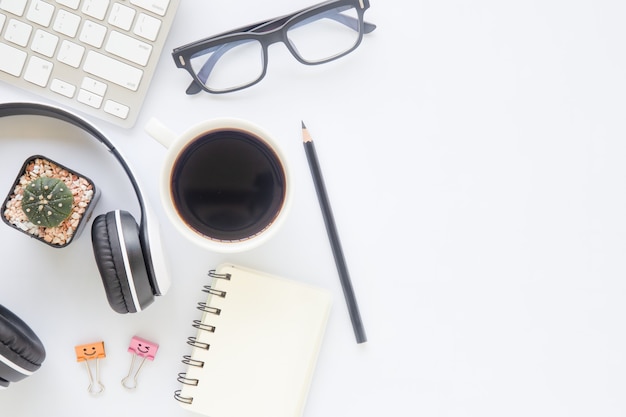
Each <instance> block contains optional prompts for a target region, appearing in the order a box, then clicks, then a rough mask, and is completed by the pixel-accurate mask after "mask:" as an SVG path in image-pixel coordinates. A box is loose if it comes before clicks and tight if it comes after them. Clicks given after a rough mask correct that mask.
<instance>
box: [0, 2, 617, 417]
mask: <svg viewBox="0 0 626 417" xmlns="http://www.w3.org/2000/svg"><path fill="white" fill-rule="evenodd" d="M262 3H263V7H261V6H259V5H260V4H261V3H259V2H257V1H250V0H242V1H236V2H232V1H226V0H212V1H199V0H183V2H182V4H181V6H180V8H179V12H178V15H177V18H176V21H175V24H174V28H173V30H172V33H171V36H170V37H169V41H168V43H167V46H166V50H165V52H164V54H163V56H162V58H161V63H160V66H159V69H158V72H157V74H156V76H155V78H154V81H153V88H152V90H151V92H150V95H149V96H148V98H147V103H146V105H145V108H144V110H143V112H142V114H141V116H140V119H139V121H138V123H137V125H136V126H135V127H134V128H133V129H130V130H124V129H120V128H116V127H114V126H111V125H109V124H106V123H104V122H100V121H98V120H95V119H91V121H92V122H93V123H94V124H96V126H98V127H100V128H101V129H102V130H103V131H104V132H105V133H106V134H107V135H108V136H109V137H110V138H111V140H112V141H113V142H114V143H115V144H116V145H117V147H118V148H119V149H120V150H121V152H122V153H123V154H124V155H125V156H126V157H127V159H128V160H129V162H130V163H131V165H132V166H133V168H134V170H135V174H136V175H137V177H138V178H139V179H140V181H141V182H142V183H143V184H144V186H145V188H146V191H147V193H148V196H149V198H150V199H151V200H152V201H153V202H154V204H155V205H156V206H157V214H158V215H159V216H160V217H161V220H162V229H163V230H162V232H163V238H164V239H165V242H166V247H167V257H168V261H169V262H170V264H171V265H172V269H173V279H174V282H173V287H172V290H171V292H170V293H169V294H168V295H167V296H165V297H162V298H160V299H158V300H157V301H156V302H155V304H154V305H153V306H151V307H150V308H149V309H148V310H146V311H144V312H143V313H140V314H137V315H132V316H122V315H117V314H116V313H114V312H113V311H112V310H110V309H109V307H108V304H107V302H106V300H105V297H104V292H103V289H102V286H101V282H100V278H99V275H98V273H97V270H96V266H95V263H94V262H93V258H92V252H91V243H90V238H89V232H88V231H87V230H86V231H85V232H84V234H83V235H81V236H80V237H79V239H78V240H76V241H75V242H73V243H72V245H71V246H70V247H68V248H66V249H63V250H53V249H50V248H48V247H46V246H44V245H42V244H40V243H37V242H35V241H33V240H31V239H27V238H25V237H23V236H21V235H19V234H17V232H15V231H14V230H11V229H10V228H8V227H6V226H2V227H1V228H0V239H2V242H3V248H4V253H3V273H2V280H1V283H0V294H1V297H0V302H1V303H2V304H4V305H5V306H6V307H8V308H10V309H11V310H13V311H14V312H15V313H17V314H18V315H20V316H21V317H22V318H23V319H24V320H25V321H26V322H27V323H29V324H30V325H31V327H32V328H33V329H34V330H35V331H36V332H37V334H38V335H39V336H40V337H41V339H42V340H43V342H44V343H45V345H46V348H47V352H48V358H47V359H46V362H45V363H44V366H43V367H42V369H41V370H40V371H39V372H37V373H36V374H35V375H34V376H32V377H30V378H29V379H27V380H25V381H22V382H21V383H19V384H15V385H14V386H12V387H11V388H10V389H9V390H5V391H3V392H1V393H0V408H1V409H2V414H3V415H6V416H37V415H38V416H62V415H77V413H81V414H83V415H88V416H90V417H100V416H107V417H111V416H138V415H143V416H145V415H158V416H165V415H167V416H170V417H175V416H177V417H184V416H191V414H189V413H187V412H185V411H183V410H182V409H181V408H180V407H179V406H178V403H177V402H176V401H175V400H174V399H173V392H174V390H176V389H177V388H178V387H179V383H178V382H177V381H176V375H177V374H178V373H179V372H181V371H183V370H184V366H183V364H182V363H181V362H180V358H181V356H182V355H183V354H184V353H187V351H188V350H187V345H186V344H185V341H186V337H187V336H189V335H191V334H192V333H193V329H192V328H191V326H190V322H191V320H192V319H193V318H196V317H197V311H196V310H195V307H194V305H195V303H196V302H197V301H200V300H202V299H203V298H204V294H203V293H201V292H200V287H201V286H202V285H203V284H205V283H206V279H207V278H206V271H207V270H208V269H209V268H211V267H213V266H215V265H217V264H218V263H220V262H222V261H231V262H237V263H241V264H243V265H246V266H249V267H254V268H258V269H263V270H266V271H268V272H271V273H275V274H280V275H285V276H289V277H292V278H294V279H297V280H301V281H303V282H309V283H314V284H317V285H320V286H322V287H325V288H327V289H329V290H330V291H331V292H332V293H333V294H334V297H335V303H334V308H333V311H332V314H331V317H330V322H329V326H328V330H327V333H326V337H325V340H324V343H323V346H322V350H321V353H320V357H319V361H318V366H317V370H316V373H315V377H314V380H313V384H312V387H311V391H310V395H309V399H308V402H307V406H306V409H305V412H304V416H305V417H322V416H323V417H346V416H351V417H352V416H372V417H373V416H394V415H398V416H399V415H411V416H476V417H486V416H494V417H496V416H498V417H499V416H503V415H506V416H524V417H526V416H529V415H533V416H589V415H598V416H604V417H608V416H623V415H624V414H626V402H625V401H624V398H625V397H624V392H626V331H625V330H624V329H625V328H626V261H625V259H626V257H625V256H624V254H626V163H624V161H625V160H626V158H625V156H626V140H625V138H626V124H625V123H624V114H626V54H624V39H625V36H624V35H625V33H624V27H625V26H624V18H625V16H626V3H624V2H623V1H617V0H616V1H610V0H600V1H593V2H592V1H574V2H572V1H564V0H563V1H559V0H544V1H530V2H502V1H489V0H477V1H473V2H467V1H460V0H451V1H443V2H415V1H401V2H399V1H398V2H384V1H379V0H372V3H373V4H372V7H371V9H370V10H369V11H368V12H367V13H366V18H367V20H369V21H371V22H373V23H376V24H377V25H378V28H377V29H376V31H375V32H373V33H372V34H370V35H367V36H366V38H365V39H364V40H363V43H362V45H361V46H360V47H359V49H358V50H357V51H355V52H354V53H353V54H351V55H349V56H347V57H345V58H343V59H341V60H339V61H336V62H334V63H330V64H327V65H324V66H318V67H305V66H303V65H300V64H299V63H297V62H296V61H295V60H294V59H292V58H291V56H290V55H289V54H288V52H287V51H286V49H285V48H284V47H281V46H277V45H276V46H274V47H272V48H271V51H270V52H271V59H270V67H269V72H268V75H267V78H266V79H265V80H263V81H262V82H261V84H259V85H257V86H256V87H253V88H251V89H248V90H245V91H243V92H240V93H237V94H231V95H224V96H219V97H216V96H210V95H208V94H198V95H196V96H191V97H189V96H186V95H185V94H184V90H185V88H186V87H187V85H188V83H189V81H190V79H189V76H188V75H187V73H185V72H184V71H182V70H178V69H176V68H175V66H174V64H173V62H172V59H171V57H170V54H169V52H170V51H171V49H172V48H173V47H176V46H179V45H181V44H183V43H186V42H188V41H192V40H196V39H199V38H201V37H204V36H206V35H210V34H213V33H217V32H220V31H222V30H227V29H231V28H234V27H237V26H240V25H243V24H246V23H251V22H255V21H258V20H261V19H263V18H267V17H274V16H278V15H281V14H283V13H286V12H289V11H293V10H297V9H298V8H300V7H304V6H306V5H308V4H312V2H309V1H305V0H297V1H280V0H276V1H266V2H262ZM0 97H1V100H2V101H17V100H20V101H21V100H39V99H38V98H37V97H35V96H32V95H30V94H27V93H24V92H22V91H20V90H17V89H15V88H13V87H11V86H8V85H4V84H3V85H1V86H0ZM153 116H155V117H157V118H159V119H160V120H161V121H162V122H163V123H165V124H166V125H168V126H170V127H171V128H172V129H173V130H176V131H182V130H184V129H186V128H187V127H189V126H190V125H192V124H196V123H197V122H199V121H201V120H204V119H206V118H213V117H219V116H234V117H241V118H245V119H248V120H251V121H253V122H256V123H258V124H260V125H262V126H263V127H265V128H266V129H268V130H269V131H270V132H272V133H273V134H274V136H275V137H276V139H277V140H278V141H279V143H280V145H281V147H282V148H283V149H284V151H285V153H286V154H287V156H288V158H289V163H290V165H291V167H292V172H291V174H292V175H293V178H294V182H295V185H296V188H297V190H296V192H297V194H296V198H295V201H294V205H293V210H292V212H291V214H290V217H289V219H288V221H287V222H286V224H285V225H284V228H283V229H282V230H281V231H280V233H279V234H278V235H277V236H275V237H274V238H273V239H272V240H271V241H270V242H268V243H267V244H265V245H264V246H262V247H261V248H259V249H255V250H253V251H250V252H248V253H244V254H239V255H220V254H216V253H208V252H206V251H203V250H201V249H199V248H197V247H194V246H193V245H192V244H190V243H188V242H187V241H186V240H185V239H184V238H183V237H182V236H180V235H178V234H177V232H176V231H175V230H174V229H173V227H171V225H170V224H169V223H168V222H167V220H166V218H165V215H164V213H163V212H162V211H161V208H160V206H159V204H158V203H159V195H158V188H157V178H158V176H159V172H160V166H161V162H162V158H163V156H164V153H165V151H164V149H163V148H162V147H161V146H160V145H159V144H157V143H156V142H155V141H153V140H152V139H151V138H149V137H148V136H147V135H146V134H145V133H144V130H143V126H144V125H145V123H146V122H147V121H148V120H149V118H150V117H153ZM301 120H304V121H305V122H306V124H307V126H308V127H309V130H310V132H311V134H312V135H313V137H314V139H315V140H316V145H317V150H318V153H319V158H320V161H321V164H322V166H323V169H324V175H325V178H326V182H327V187H328V191H329V194H330V198H331V201H332V205H333V208H334V212H335V217H336V220H337V223H338V226H339V232H340V235H341V239H342V242H343V246H344V251H345V254H346V258H347V261H348V265H349V268H350V272H351V275H352V280H353V283H354V287H355V291H356V294H357V297H358V300H359V304H360V307H361V313H362V317H363V321H364V324H365V328H366V330H367V334H368V338H369V341H368V342H367V343H366V344H362V345H357V344H356V343H355V339H354V336H353V333H352V328H351V325H350V321H349V318H348V313H347V309H346V306H345V303H344V300H343V296H342V292H341V287H340V284H339V279H338V277H337V272H336V269H335V265H334V262H333V257H332V254H331V251H330V247H329V244H328V240H327V237H326V233H325V229H324V225H323V220H322V216H321V213H320V210H319V206H318V203H317V200H316V196H315V191H314V188H313V183H312V180H311V177H310V174H309V168H308V165H307V162H306V158H305V153H304V150H303V148H302V143H301V132H300V121H301ZM3 126H6V125H3ZM3 129H6V130H5V133H3V135H5V134H7V133H6V132H7V131H8V130H9V127H3ZM18 135H19V132H18ZM36 142H37V141H36V140H33V141H31V142H29V141H11V142H7V143H6V145H5V146H6V148H5V149H6V150H5V151H3V152H2V157H1V158H2V164H0V175H2V177H1V178H2V181H3V182H4V186H3V187H2V188H4V189H8V187H9V185H10V183H11V182H12V180H13V178H14V176H15V175H16V172H17V169H18V168H19V166H20V164H21V163H22V161H23V159H25V158H26V157H27V156H29V155H30V154H31V153H39V152H52V153H53V154H54V153H55V152H58V151H59V147H60V146H65V144H64V143H63V144H62V143H61V142H55V143H54V144H53V145H52V146H51V145H50V144H49V142H48V143H45V144H44V143H37V144H36V146H34V147H33V143H36ZM22 148H28V149H22ZM33 148H34V149H33ZM92 148H93V149H92ZM33 151H34V152H33ZM98 152H101V153H100V154H99V153H98ZM102 152H103V151H102V150H101V148H98V147H96V146H95V145H93V144H91V143H90V142H89V141H82V142H81V141H77V142H74V143H73V147H72V151H70V152H69V154H68V153H65V154H64V156H65V157H69V159H70V160H71V164H72V165H73V168H75V169H76V170H78V171H80V172H83V173H85V174H86V175H88V176H90V177H92V179H94V181H95V182H96V183H97V184H100V185H101V187H102V189H103V197H102V199H101V201H100V203H99V205H98V208H97V212H99V213H101V212H105V211H108V210H110V209H114V208H126V209H129V210H131V211H133V210H136V203H135V201H134V198H133V194H132V192H130V191H129V190H125V189H124V186H120V185H121V184H126V182H125V180H124V176H123V174H121V172H120V173H119V174H118V172H119V171H120V170H118V169H117V168H116V165H115V162H113V160H112V158H110V157H109V156H108V155H106V154H104V153H102ZM49 156H50V157H53V155H49ZM54 156H56V154H55V155H54ZM90 158H91V159H90ZM107 158H109V159H107ZM53 159H55V158H53ZM57 159H58V158H57ZM67 165H70V163H68V164H67ZM116 176H117V177H116ZM116 178H117V180H116ZM118 184H119V185H118ZM135 334H137V335H140V336H143V337H145V338H147V339H152V340H154V341H157V342H158V343H160V346H161V347H160V350H159V352H158V354H157V357H156V359H155V361H154V362H151V363H148V364H147V365H146V366H145V367H144V369H143V370H142V373H141V374H140V378H139V387H138V388H137V389H136V390H135V392H127V391H126V390H124V389H123V388H122V386H121V385H120V380H121V378H122V377H124V376H125V375H126V372H127V371H128V367H129V365H130V359H131V358H130V354H129V353H127V352H126V348H127V346H128V342H129V340H130V338H131V336H133V335H135ZM95 340H104V341H105V344H106V347H107V358H106V359H105V360H103V361H102V362H101V374H102V375H101V376H102V381H103V383H104V384H105V385H106V387H107V388H106V391H105V393H104V394H103V395H101V396H100V397H98V398H93V397H91V396H90V395H88V393H87V392H86V388H87V373H86V370H85V368H84V367H83V365H82V364H79V363H77V362H76V361H75V357H74V351H73V347H74V345H76V344H81V343H87V342H91V341H95ZM242 400H244V401H245V399H242ZM216 417H219V416H216Z"/></svg>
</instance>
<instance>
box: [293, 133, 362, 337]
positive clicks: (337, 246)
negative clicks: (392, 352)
mask: <svg viewBox="0 0 626 417" xmlns="http://www.w3.org/2000/svg"><path fill="white" fill-rule="evenodd" d="M302 140H303V142H304V150H305V151H306V156H307V160H308V161H309V168H311V175H312V176H313V183H314V184H315V190H316V191H317V198H318V200H319V203H320V208H321V209H322V215H323V217H324V223H325V224H326V232H327V233H328V239H329V240H330V246H331V248H332V250H333V256H334V257H335V264H336V265H337V271H338V272H339V279H340V281H341V288H342V289H343V295H344V297H345V298H346V303H347V304H348V312H349V313H350V320H351V321H352V328H353V329H354V335H355V336H356V342H357V343H363V342H366V341H367V337H366V336H365V329H364V328H363V322H362V321H361V314H360V313H359V306H358V305H357V302H356V297H355V295H354V289H353V288H352V281H350V275H349V274H348V266H347V265H346V260H345V258H344V256H343V250H342V248H341V243H340V241H339V234H338V233H337V227H336V225H335V218H334V216H333V212H332V210H331V208H330V202H329V200H328V195H327V193H326V186H325V185H324V179H323V177H322V171H321V169H320V165H319V162H318V160H317V153H316V152H315V144H314V143H313V139H312V138H311V135H310V134H309V131H308V130H307V128H306V126H305V125H304V122H302Z"/></svg>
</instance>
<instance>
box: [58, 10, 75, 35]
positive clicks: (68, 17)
mask: <svg viewBox="0 0 626 417" xmlns="http://www.w3.org/2000/svg"><path fill="white" fill-rule="evenodd" d="M78 25H80V16H78V15H76V14H74V13H70V12H68V11H67V10H63V9H61V10H59V12H58V13H57V17H56V19H54V25H52V29H54V30H56V31H57V32H59V33H62V34H63V35H66V36H69V37H71V38H73V37H75V36H76V32H78Z"/></svg>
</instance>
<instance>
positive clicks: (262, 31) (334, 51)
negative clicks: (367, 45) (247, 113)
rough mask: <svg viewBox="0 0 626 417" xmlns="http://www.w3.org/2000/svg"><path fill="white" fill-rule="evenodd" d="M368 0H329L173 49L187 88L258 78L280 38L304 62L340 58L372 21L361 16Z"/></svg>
mask: <svg viewBox="0 0 626 417" xmlns="http://www.w3.org/2000/svg"><path fill="white" fill-rule="evenodd" d="M368 8H369V0H331V1H327V2H324V3H320V4H318V5H315V6H312V7H309V8H307V9H304V10H300V11H298V12H295V13H292V14H289V15H286V16H282V17H278V18H275V19H272V20H267V21H264V22H259V23H256V24H254V25H249V26H245V27H242V28H238V29H235V30H232V31H229V32H225V33H221V34H219V35H216V36H211V37H208V38H205V39H202V40H199V41H197V42H193V43H190V44H187V45H184V46H181V47H179V48H176V49H174V51H173V52H172V57H173V58H174V62H175V63H176V66H177V67H178V68H184V69H186V70H187V71H188V72H189V74H191V76H192V77H193V82H192V83H191V84H190V85H189V88H187V94H197V93H199V92H200V91H201V90H204V91H207V92H209V93H214V94H220V93H228V92H231V91H237V90H241V89H243V88H246V87H250V86H251V85H253V84H256V83H258V82H259V81H261V79H262V78H263V77H264V76H265V73H266V71H267V56H268V53H267V50H268V47H269V46H270V45H271V44H273V43H277V42H283V43H284V44H285V45H286V46H287V49H289V51H290V52H291V54H292V55H293V56H294V57H295V58H296V59H297V60H298V61H300V62H301V63H303V64H306V65H317V64H323V63H325V62H329V61H332V60H335V59H337V58H340V57H342V56H344V55H346V54H348V53H350V52H352V51H354V50H355V49H356V48H357V46H359V44H360V43H361V39H362V38H363V34H364V33H370V32H371V31H373V30H374V29H376V25H373V24H371V23H367V22H364V21H363V14H364V13H365V10H367V9H368Z"/></svg>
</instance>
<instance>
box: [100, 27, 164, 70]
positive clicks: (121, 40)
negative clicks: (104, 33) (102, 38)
mask: <svg viewBox="0 0 626 417" xmlns="http://www.w3.org/2000/svg"><path fill="white" fill-rule="evenodd" d="M104 49H105V50H106V51H107V52H109V53H111V54H113V55H116V56H119V57H120V58H124V59H127V60H129V61H131V62H134V63H135V64H137V65H143V66H145V65H146V64H147V63H148V59H150V53H151V52H152V46H151V45H149V44H147V43H145V42H142V41H140V40H138V39H135V38H131V37H130V36H127V35H124V34H123V33H120V32H117V31H112V32H111V34H110V35H109V40H108V41H107V44H106V46H105V47H104Z"/></svg>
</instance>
